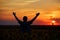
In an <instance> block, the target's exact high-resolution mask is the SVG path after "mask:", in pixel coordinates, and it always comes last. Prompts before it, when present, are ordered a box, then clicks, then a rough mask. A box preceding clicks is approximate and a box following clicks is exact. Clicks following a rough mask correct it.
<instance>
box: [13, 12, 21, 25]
mask: <svg viewBox="0 0 60 40" xmlns="http://www.w3.org/2000/svg"><path fill="white" fill-rule="evenodd" d="M13 15H14V17H15V19H16V20H17V21H18V23H19V24H21V22H22V21H21V20H19V19H18V18H17V16H16V13H15V12H13Z"/></svg>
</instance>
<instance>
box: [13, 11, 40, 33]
mask: <svg viewBox="0 0 60 40" xmlns="http://www.w3.org/2000/svg"><path fill="white" fill-rule="evenodd" d="M13 15H14V17H15V18H16V20H17V21H18V23H19V24H20V28H21V32H23V33H24V32H25V31H26V32H30V30H31V28H30V25H31V24H32V23H33V21H34V20H35V19H36V18H37V17H38V16H39V13H37V14H36V16H35V17H34V18H33V19H32V20H30V21H27V19H28V18H27V16H24V17H23V21H21V20H19V19H18V18H17V16H16V13H15V12H13Z"/></svg>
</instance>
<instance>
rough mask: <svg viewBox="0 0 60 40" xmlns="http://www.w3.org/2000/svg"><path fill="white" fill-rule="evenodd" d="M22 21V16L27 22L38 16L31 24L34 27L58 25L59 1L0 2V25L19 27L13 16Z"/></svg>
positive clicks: (25, 0) (12, 0)
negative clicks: (14, 14) (37, 14)
mask: <svg viewBox="0 0 60 40" xmlns="http://www.w3.org/2000/svg"><path fill="white" fill-rule="evenodd" d="M13 11H14V12H16V16H17V17H18V18H19V19H20V20H22V19H23V16H27V17H28V21H29V20H31V19H32V18H34V17H35V16H36V13H37V12H39V13H40V15H39V16H38V17H37V19H36V20H35V21H34V22H33V24H34V25H52V21H55V23H54V25H60V0H0V25H19V24H18V23H17V21H16V19H15V18H14V16H13V14H12V13H13Z"/></svg>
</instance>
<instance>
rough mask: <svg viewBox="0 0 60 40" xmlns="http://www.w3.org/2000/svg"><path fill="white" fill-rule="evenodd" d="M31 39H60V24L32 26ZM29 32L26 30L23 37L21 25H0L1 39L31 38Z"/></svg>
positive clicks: (18, 39)
mask: <svg viewBox="0 0 60 40" xmlns="http://www.w3.org/2000/svg"><path fill="white" fill-rule="evenodd" d="M31 28H32V29H31V33H30V34H31V35H30V40H60V27H59V26H49V25H48V26H45V25H44V26H38V25H33V26H31ZM28 37H29V36H28V33H27V32H25V33H24V35H23V39H21V33H20V26H18V25H15V26H14V25H10V26H9V25H7V26H6V25H5V26H0V40H29V39H28Z"/></svg>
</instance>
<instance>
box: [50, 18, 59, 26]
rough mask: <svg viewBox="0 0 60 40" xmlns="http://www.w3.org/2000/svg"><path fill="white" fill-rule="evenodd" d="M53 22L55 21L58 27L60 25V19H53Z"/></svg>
mask: <svg viewBox="0 0 60 40" xmlns="http://www.w3.org/2000/svg"><path fill="white" fill-rule="evenodd" d="M51 20H55V21H56V23H58V25H60V18H51Z"/></svg>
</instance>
